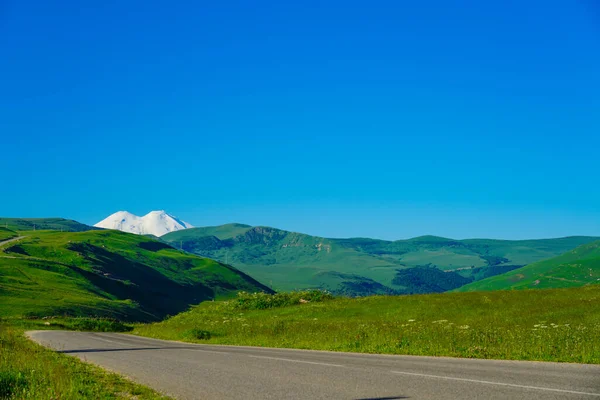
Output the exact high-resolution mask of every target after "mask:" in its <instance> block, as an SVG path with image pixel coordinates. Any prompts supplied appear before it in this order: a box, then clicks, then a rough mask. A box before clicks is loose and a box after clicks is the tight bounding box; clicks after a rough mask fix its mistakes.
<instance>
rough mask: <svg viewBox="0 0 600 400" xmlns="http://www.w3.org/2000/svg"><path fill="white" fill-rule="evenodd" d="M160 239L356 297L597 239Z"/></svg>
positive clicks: (461, 279)
mask: <svg viewBox="0 0 600 400" xmlns="http://www.w3.org/2000/svg"><path fill="white" fill-rule="evenodd" d="M161 239H162V240H163V241H165V242H167V243H170V244H171V245H173V246H174V247H176V248H181V249H183V250H186V251H188V252H192V253H195V254H199V255H202V256H205V257H210V258H213V259H216V260H219V261H221V262H225V263H228V264H232V265H233V266H235V267H236V268H238V269H240V270H242V271H244V272H246V273H248V274H250V275H251V276H253V277H255V278H256V279H258V280H259V281H261V282H264V283H266V284H271V285H272V286H273V288H274V289H275V290H292V289H305V288H321V289H326V290H330V291H332V292H334V293H336V294H347V295H353V296H355V295H369V294H411V293H428V292H440V291H447V290H452V289H456V288H458V287H461V286H463V285H465V284H468V283H470V282H473V281H478V280H481V279H484V278H487V277H490V276H494V275H498V274H502V273H506V272H508V271H511V270H514V269H516V268H521V267H523V266H525V265H527V264H531V263H533V262H536V261H540V260H544V259H548V258H551V257H555V256H558V255H560V254H562V253H564V252H566V251H568V250H571V249H574V248H575V247H577V246H580V245H582V244H586V243H589V242H592V241H594V240H598V239H599V238H596V237H584V236H580V237H567V238H558V239H541V240H493V239H467V240H454V239H448V238H442V237H437V236H420V237H416V238H412V239H408V240H397V241H385V240H378V239H370V238H349V239H330V238H323V237H317V236H310V235H306V234H302V233H297V232H289V231H285V230H281V229H277V228H271V227H264V226H250V225H244V224H227V225H220V226H212V227H200V228H192V229H187V230H182V231H178V232H173V233H169V234H166V235H164V236H163V237H162V238H161Z"/></svg>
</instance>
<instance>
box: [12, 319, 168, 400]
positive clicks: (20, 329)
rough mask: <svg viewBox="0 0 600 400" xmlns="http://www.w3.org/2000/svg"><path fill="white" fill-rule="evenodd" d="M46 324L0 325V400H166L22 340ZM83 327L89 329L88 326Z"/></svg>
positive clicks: (137, 386)
mask: <svg viewBox="0 0 600 400" xmlns="http://www.w3.org/2000/svg"><path fill="white" fill-rule="evenodd" d="M46 322H47V321H44V322H41V321H27V320H20V321H11V322H7V321H0V399H11V400H12V399H48V400H50V399H61V400H62V399H65V400H70V399H73V400H76V399H77V400H79V399H121V398H122V399H168V397H164V396H162V395H160V394H158V393H157V392H155V391H153V390H151V389H149V388H146V387H144V386H141V385H138V384H136V383H133V382H131V381H129V380H127V379H126V378H123V377H121V376H119V375H117V374H114V373H109V372H106V371H104V370H102V369H101V368H99V367H96V366H94V365H91V364H87V363H84V362H81V361H79V360H78V359H76V358H74V357H70V356H67V355H64V354H60V353H56V352H54V351H51V350H48V349H46V348H44V347H42V346H40V345H38V344H36V343H33V342H32V341H30V340H28V339H27V338H25V336H24V327H27V329H31V328H32V327H36V326H37V327H39V326H40V324H42V326H45V327H48V325H43V324H45V323H46ZM81 322H82V319H81V320H79V321H76V322H75V325H72V327H77V323H81ZM63 323H67V321H63ZM106 323H107V322H100V323H99V324H98V325H97V326H96V328H101V327H105V326H106ZM86 324H88V327H89V326H91V325H89V324H92V322H89V321H88V322H86ZM54 327H55V328H58V326H54ZM63 329H64V328H63Z"/></svg>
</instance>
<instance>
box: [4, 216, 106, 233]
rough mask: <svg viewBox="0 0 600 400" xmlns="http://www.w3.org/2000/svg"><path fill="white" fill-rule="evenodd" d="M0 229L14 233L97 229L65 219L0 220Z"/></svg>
mask: <svg viewBox="0 0 600 400" xmlns="http://www.w3.org/2000/svg"><path fill="white" fill-rule="evenodd" d="M0 227H5V228H8V229H12V230H15V231H32V230H44V229H51V230H56V231H60V230H62V231H67V232H83V231H89V230H97V229H98V228H94V227H93V226H89V225H85V224H82V223H79V222H77V221H73V220H72V219H65V218H0Z"/></svg>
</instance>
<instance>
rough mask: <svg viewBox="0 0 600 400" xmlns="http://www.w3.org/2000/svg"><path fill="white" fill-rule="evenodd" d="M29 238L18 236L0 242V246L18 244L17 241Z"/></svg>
mask: <svg viewBox="0 0 600 400" xmlns="http://www.w3.org/2000/svg"><path fill="white" fill-rule="evenodd" d="M26 237H27V236H17V237H16V238H12V239H6V240H0V246H4V245H7V244H9V243H12V242H16V241H17V240H21V239H25V238H26Z"/></svg>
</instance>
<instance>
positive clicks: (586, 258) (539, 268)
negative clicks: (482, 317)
mask: <svg viewBox="0 0 600 400" xmlns="http://www.w3.org/2000/svg"><path fill="white" fill-rule="evenodd" d="M589 284H600V240H599V241H595V242H592V243H588V244H584V245H582V246H579V247H577V248H576V249H573V250H571V251H568V252H566V253H565V254H562V255H560V256H558V257H553V258H551V259H548V260H544V261H538V262H536V263H533V264H529V265H527V266H525V267H523V268H519V269H515V270H513V271H510V272H508V273H505V274H502V275H497V276H494V277H491V278H487V279H484V280H481V281H479V282H474V283H471V284H468V285H466V286H463V287H461V288H460V289H458V291H461V292H472V291H478V290H506V289H531V288H540V289H542V288H543V289H545V288H568V287H579V286H585V285H589Z"/></svg>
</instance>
